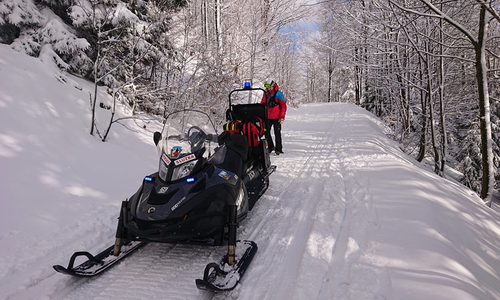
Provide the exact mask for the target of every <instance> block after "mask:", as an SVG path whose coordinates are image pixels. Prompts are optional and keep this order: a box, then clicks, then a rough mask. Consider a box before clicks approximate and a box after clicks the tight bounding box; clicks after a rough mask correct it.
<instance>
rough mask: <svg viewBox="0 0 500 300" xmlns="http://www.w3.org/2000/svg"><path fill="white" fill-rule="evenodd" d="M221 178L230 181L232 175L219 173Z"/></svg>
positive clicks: (224, 172)
mask: <svg viewBox="0 0 500 300" xmlns="http://www.w3.org/2000/svg"><path fill="white" fill-rule="evenodd" d="M219 176H220V177H222V178H224V179H226V180H229V178H231V175H229V174H228V173H227V172H226V171H221V172H220V173H219Z"/></svg>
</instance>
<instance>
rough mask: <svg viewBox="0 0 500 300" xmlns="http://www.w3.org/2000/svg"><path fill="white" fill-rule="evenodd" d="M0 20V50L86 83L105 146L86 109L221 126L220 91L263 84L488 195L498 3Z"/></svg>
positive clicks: (62, 14) (173, 7) (212, 4)
mask: <svg viewBox="0 0 500 300" xmlns="http://www.w3.org/2000/svg"><path fill="white" fill-rule="evenodd" d="M0 17H1V18H0V43H3V44H8V45H10V46H11V47H12V48H13V49H15V50H17V51H20V52H24V53H26V54H27V55H31V56H34V57H39V58H40V59H41V60H44V61H52V62H54V63H55V64H57V66H58V67H59V68H60V69H61V70H62V71H65V72H68V73H70V74H73V75H75V76H79V77H83V78H86V79H88V80H89V81H91V82H93V84H94V86H95V92H94V93H93V94H92V95H89V110H90V111H91V112H92V116H93V117H92V118H91V124H89V133H90V134H92V135H96V136H98V137H99V138H100V139H101V140H103V141H104V140H106V136H107V133H108V132H109V130H110V127H111V124H112V123H113V122H116V121H118V120H116V119H113V118H112V120H111V121H110V122H109V124H108V123H107V122H106V121H104V120H97V118H96V117H95V111H96V109H109V110H110V111H111V112H113V111H114V107H115V104H116V103H117V102H120V103H124V104H126V105H129V106H130V107H131V108H132V116H131V117H133V116H134V115H137V114H150V115H158V116H164V115H166V114H167V113H168V112H170V111H173V110H176V109H180V108H192V107H196V108H198V109H202V110H206V111H211V112H212V113H214V114H218V115H219V116H220V118H223V117H224V112H225V108H226V107H227V95H228V93H229V92H230V91H231V90H232V89H234V88H236V87H239V86H241V84H242V82H243V81H245V80H251V81H252V82H253V83H254V85H259V84H261V83H262V82H263V81H264V80H266V79H273V80H275V81H276V82H277V83H278V84H279V85H280V88H281V90H282V91H283V92H284V94H285V97H286V99H287V103H288V105H290V106H298V105H301V104H305V103H318V102H346V103H353V104H355V105H359V106H361V107H363V108H365V109H366V110H368V111H370V112H372V113H373V114H375V115H376V116H377V117H379V118H380V119H382V120H383V121H384V123H385V124H386V125H387V127H388V128H390V131H391V132H392V136H391V137H392V138H393V139H394V140H396V141H398V142H399V143H400V144H401V147H402V148H403V150H404V151H405V152H406V153H408V154H410V155H411V156H413V157H414V158H415V159H417V160H418V161H421V162H426V164H430V165H431V166H432V169H433V171H434V172H436V173H437V174H439V175H441V176H444V177H446V176H448V175H447V174H449V173H448V172H447V169H448V168H453V169H455V170H457V171H459V172H460V174H461V176H460V178H459V180H460V181H461V183H462V184H464V185H466V186H467V187H469V188H471V189H472V190H474V191H475V192H477V193H478V194H479V195H480V196H481V198H483V199H484V201H485V202H486V203H488V204H490V203H491V200H492V198H493V197H494V195H495V194H496V190H497V180H498V178H500V175H499V174H498V165H499V162H500V160H499V155H500V148H499V143H500V135H499V126H500V118H499V117H500V103H499V101H500V91H499V86H500V43H499V38H500V1H498V0H456V1H444V0H443V1H439V0H326V1H322V0H315V1H304V0H253V1H243V0H156V1H154V0H151V1H149V0H128V1H120V0H61V1H56V0H2V2H0ZM98 87H105V88H106V90H107V92H108V93H109V95H110V96H111V97H110V98H111V99H113V101H111V102H109V101H108V102H106V101H107V100H105V99H99V98H98V93H97V89H98ZM18 101H22V99H19V100H18ZM285 126H286V125H285Z"/></svg>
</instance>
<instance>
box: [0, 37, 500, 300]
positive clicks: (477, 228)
mask: <svg viewBox="0 0 500 300" xmlns="http://www.w3.org/2000/svg"><path fill="white" fill-rule="evenodd" d="M91 90H92V86H91V84H90V83H88V82H84V81H82V80H80V79H77V78H75V77H72V76H69V75H65V74H62V73H59V72H58V71H57V70H56V69H55V68H54V67H53V66H52V65H51V63H50V62H46V63H42V62H41V61H40V60H39V59H36V58H31V57H28V56H25V55H23V54H20V53H17V52H14V51H12V50H10V49H9V48H8V46H5V45H0V124H1V126H0V204H1V209H0V299H22V300H24V299H85V300H87V299H258V300H261V299H273V300H276V299H277V300H281V299H283V300H285V299H287V300H288V299H334V300H344V299H352V300H362V299H405V300H406V299H450V300H451V299H453V300H456V299H461V300H464V299H500V279H499V276H500V274H499V270H500V262H499V255H500V239H499V234H500V222H499V220H500V215H499V213H498V212H496V211H494V210H491V209H489V208H487V207H486V206H485V205H484V204H482V201H481V200H480V199H479V198H478V197H477V196H476V195H474V193H472V192H471V191H469V190H467V189H466V188H464V187H462V186H460V185H458V184H456V183H453V182H451V181H448V180H446V179H443V178H440V177H437V176H436V175H434V174H433V173H431V172H429V171H428V170H426V169H424V168H422V167H420V166H419V164H418V163H416V162H415V161H414V160H413V159H412V158H410V157H408V156H407V155H405V154H403V153H402V152H401V150H400V149H399V148H398V145H397V144H396V143H395V142H393V141H391V140H390V139H389V138H387V137H386V135H385V132H384V130H383V126H382V125H381V122H380V121H379V120H378V119H377V118H375V117H374V116H372V115H371V114H369V113H367V112H366V111H365V110H363V109H361V108H359V107H356V106H353V105H348V104H341V103H332V104H313V105H305V106H302V107H300V108H298V109H293V108H289V111H288V115H287V120H286V121H285V123H284V125H283V132H284V145H285V146H284V150H285V152H286V153H285V154H284V155H281V156H273V157H272V160H273V163H274V164H276V165H277V171H276V172H275V173H274V174H273V175H272V176H271V179H270V182H271V184H270V188H269V190H268V191H267V192H266V194H265V195H264V196H263V197H262V198H261V199H260V200H259V202H258V203H257V205H256V206H255V208H254V209H253V210H252V212H251V213H250V215H249V218H247V219H246V220H245V221H243V222H242V224H241V226H240V229H239V234H240V238H243V239H251V240H254V241H255V242H256V243H257V244H258V246H259V250H258V252H257V255H256V257H255V259H254V261H253V263H252V264H251V265H250V267H249V269H248V270H247V273H246V274H245V276H244V277H243V279H242V282H241V284H240V285H238V286H237V287H236V289H235V290H234V291H232V292H227V293H220V294H213V293H210V292H206V291H200V290H198V289H197V288H196V286H195V284H194V280H195V279H196V278H201V276H202V272H203V269H204V266H205V265H206V264H207V263H208V262H212V261H215V260H217V259H218V258H219V255H220V254H221V253H223V252H224V251H225V248H224V247H215V248H214V247H201V246H188V245H171V244H149V245H147V246H146V247H144V248H142V249H141V250H139V252H137V253H135V254H133V255H132V256H131V257H129V258H127V259H126V260H124V261H123V262H122V263H121V264H119V265H118V266H116V267H114V268H113V269H111V270H110V271H108V272H106V273H105V274H103V275H101V276H99V277H97V278H93V279H80V278H72V277H69V276H65V275H61V274H58V273H56V272H55V271H54V270H53V269H52V265H54V264H62V265H65V264H67V262H68V259H69V257H70V256H71V254H72V253H73V252H74V251H79V250H87V251H89V252H92V253H97V252H99V251H100V250H102V249H104V248H105V247H107V246H109V245H111V244H112V243H113V241H114V231H115V228H116V218H117V215H118V210H119V206H120V203H121V201H122V200H124V199H125V198H127V197H128V196H130V195H131V194H133V193H134V192H135V190H136V189H137V188H138V187H139V184H140V182H141V180H142V178H143V176H144V175H146V174H149V173H152V172H154V171H155V170H156V167H157V159H156V149H155V147H154V145H153V143H152V131H154V130H155V129H156V127H157V126H159V125H158V124H156V123H154V122H146V121H132V120H128V121H127V122H126V123H123V124H124V126H121V125H117V124H115V125H113V126H114V127H113V129H112V134H111V136H110V137H109V141H108V142H105V143H102V142H100V141H99V139H97V138H95V137H92V136H90V135H89V126H90V111H89V91H91ZM101 97H106V95H105V93H103V94H101ZM120 113H122V114H125V113H127V112H126V110H124V109H123V108H120ZM107 114H109V111H105V110H102V109H99V116H98V117H99V118H98V122H99V125H100V126H101V128H105V125H106V123H107V120H108V119H107ZM143 125H146V128H145V129H144V128H143Z"/></svg>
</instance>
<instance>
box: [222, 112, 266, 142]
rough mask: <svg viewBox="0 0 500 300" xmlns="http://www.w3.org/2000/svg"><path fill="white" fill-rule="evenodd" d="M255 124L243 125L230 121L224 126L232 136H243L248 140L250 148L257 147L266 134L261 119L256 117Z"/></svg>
mask: <svg viewBox="0 0 500 300" xmlns="http://www.w3.org/2000/svg"><path fill="white" fill-rule="evenodd" d="M255 119H256V120H255V121H254V122H246V123H243V122H241V121H240V120H237V121H230V122H227V123H226V124H224V130H225V131H229V133H231V134H237V133H239V134H243V135H245V136H246V138H247V142H248V146H249V147H257V146H258V145H259V141H260V137H261V136H262V135H263V134H264V123H263V121H262V119H261V118H259V117H256V118H255Z"/></svg>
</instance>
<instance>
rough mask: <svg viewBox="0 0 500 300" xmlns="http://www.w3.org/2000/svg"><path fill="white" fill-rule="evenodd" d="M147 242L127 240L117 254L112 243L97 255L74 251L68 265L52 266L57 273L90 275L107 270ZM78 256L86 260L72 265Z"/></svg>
mask: <svg viewBox="0 0 500 300" xmlns="http://www.w3.org/2000/svg"><path fill="white" fill-rule="evenodd" d="M145 244H147V242H146V241H129V242H126V243H124V244H123V246H122V248H121V252H120V254H119V255H118V256H114V255H113V248H114V245H113V246H111V247H109V248H107V249H106V250H104V251H102V252H101V253H99V254H97V255H95V256H94V255H92V254H90V253H89V252H86V251H80V252H75V253H73V255H72V256H71V258H70V260H69V264H68V267H66V268H65V267H63V266H61V265H54V266H53V268H54V270H56V271H57V272H59V273H62V274H66V275H72V276H79V277H92V276H96V275H98V274H101V273H102V272H104V271H106V270H108V269H109V268H111V267H112V266H114V265H115V264H116V263H117V262H119V261H120V260H122V259H123V258H125V257H126V256H128V255H129V254H130V253H132V252H134V251H136V250H137V249H139V248H140V247H142V246H144V245H145ZM79 256H85V257H87V258H88V260H86V261H84V262H83V263H81V264H80V265H78V266H76V267H74V266H73V265H74V264H75V259H76V258H77V257H79Z"/></svg>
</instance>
